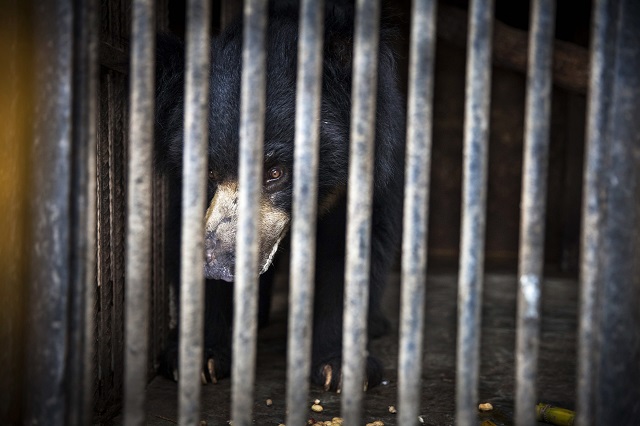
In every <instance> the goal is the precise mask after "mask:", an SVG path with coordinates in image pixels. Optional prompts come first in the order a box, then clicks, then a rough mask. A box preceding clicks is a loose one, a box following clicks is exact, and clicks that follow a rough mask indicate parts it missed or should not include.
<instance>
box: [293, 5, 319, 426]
mask: <svg viewBox="0 0 640 426" xmlns="http://www.w3.org/2000/svg"><path fill="white" fill-rule="evenodd" d="M323 42H324V1H323V0H320V1H317V0H303V1H302V4H301V9H300V30H299V41H298V77H297V79H298V81H297V85H296V133H295V151H294V163H293V166H294V169H293V175H294V180H293V183H294V187H293V211H292V224H291V269H290V274H291V275H290V280H289V285H290V293H289V338H288V346H287V408H288V410H287V419H286V422H287V424H290V425H295V424H300V425H301V424H304V423H305V422H306V420H307V419H308V411H307V396H308V394H309V371H310V369H311V335H312V334H313V333H312V319H313V291H314V287H313V285H314V275H315V256H316V253H315V248H316V212H317V197H318V157H319V132H320V124H319V123H320V97H321V93H322V51H323V50H322V47H323Z"/></svg>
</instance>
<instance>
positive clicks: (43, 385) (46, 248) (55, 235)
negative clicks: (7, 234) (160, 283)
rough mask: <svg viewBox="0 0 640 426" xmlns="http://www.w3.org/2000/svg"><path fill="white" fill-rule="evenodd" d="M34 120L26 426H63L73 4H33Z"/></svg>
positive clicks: (66, 1) (61, 0)
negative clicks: (35, 46)
mask: <svg viewBox="0 0 640 426" xmlns="http://www.w3.org/2000/svg"><path fill="white" fill-rule="evenodd" d="M34 22H35V41H34V43H35V45H37V46H38V49H36V50H35V59H34V61H35V62H34V69H35V70H37V72H36V73H35V84H36V88H37V89H36V90H35V91H34V94H35V102H36V108H35V114H34V120H35V125H34V142H33V148H32V149H33V150H32V152H31V155H32V157H31V161H33V164H36V165H37V167H35V168H33V170H32V185H33V186H32V191H31V193H32V194H34V195H32V196H31V206H30V209H31V211H30V213H29V215H30V217H31V218H32V219H31V226H30V235H29V236H30V238H31V244H32V248H31V254H30V257H31V259H30V261H31V268H30V275H29V292H28V293H27V294H28V295H29V296H30V299H29V301H28V306H29V309H28V311H27V323H28V326H27V328H26V330H28V336H27V346H26V347H27V348H28V350H26V351H25V352H26V354H27V360H26V364H25V366H27V365H28V366H29V368H27V371H26V378H25V383H26V391H27V392H26V401H25V416H24V419H23V420H24V423H28V424H47V425H54V426H55V425H60V426H62V425H64V424H65V421H66V419H65V411H66V408H67V407H66V392H65V385H66V383H65V381H66V377H65V375H66V366H67V363H66V361H67V339H68V338H69V334H68V330H69V321H68V319H69V318H68V312H69V290H70V285H69V283H70V281H71V273H70V270H69V265H70V255H71V250H72V242H71V240H70V232H71V230H70V228H71V222H70V220H69V217H70V214H71V210H72V209H71V192H70V189H71V170H72V160H71V138H72V134H71V116H72V73H73V53H72V52H73V48H72V46H73V4H72V1H71V0H57V1H48V2H36V3H34Z"/></svg>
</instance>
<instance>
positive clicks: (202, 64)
mask: <svg viewBox="0 0 640 426" xmlns="http://www.w3.org/2000/svg"><path fill="white" fill-rule="evenodd" d="M210 21H211V2H210V1H208V0H190V1H189V2H188V3H187V34H186V41H187V56H186V76H185V77H186V78H185V110H184V154H183V159H182V161H183V163H182V170H183V172H182V173H183V178H182V227H181V229H182V246H181V253H180V353H179V357H178V359H179V363H180V365H179V371H180V375H179V397H178V401H179V406H178V412H179V416H178V421H179V424H181V425H198V424H200V389H201V387H202V381H201V379H200V376H201V374H202V356H203V352H204V349H203V347H204V343H203V338H204V334H203V324H204V270H203V258H204V256H203V253H204V221H203V220H202V218H203V212H204V211H205V205H206V197H207V186H206V183H207V158H208V155H207V145H208V127H207V125H208V119H207V118H208V105H209V67H210V62H211V61H210V57H211V54H210V49H209V46H210V35H209V28H210V25H211V23H210Z"/></svg>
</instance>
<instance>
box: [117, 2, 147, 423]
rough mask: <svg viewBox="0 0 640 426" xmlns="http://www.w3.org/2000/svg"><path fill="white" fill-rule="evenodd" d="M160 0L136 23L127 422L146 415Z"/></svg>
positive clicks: (137, 14) (138, 11)
mask: <svg viewBox="0 0 640 426" xmlns="http://www.w3.org/2000/svg"><path fill="white" fill-rule="evenodd" d="M154 4H155V2H154V1H152V0H135V1H134V2H133V19H132V26H131V71H130V74H129V75H130V82H129V84H130V89H129V90H130V91H129V94H130V98H129V102H130V104H129V105H130V116H129V142H130V143H129V169H128V182H127V183H128V187H127V191H128V193H127V234H126V255H127V258H126V265H125V270H126V271H125V279H126V285H125V360H124V361H125V362H124V364H125V365H124V367H125V368H124V372H125V379H124V385H125V386H124V416H125V418H124V423H125V424H126V425H131V426H132V425H142V424H144V420H145V386H146V383H147V356H148V346H149V282H150V277H151V270H150V265H151V256H150V255H151V176H152V168H151V159H152V152H153V149H152V148H153V147H152V144H153V120H154V112H153V110H154V93H155V89H154V60H155V10H154Z"/></svg>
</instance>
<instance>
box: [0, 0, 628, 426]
mask: <svg viewBox="0 0 640 426" xmlns="http://www.w3.org/2000/svg"><path fill="white" fill-rule="evenodd" d="M276 3H277V2H276ZM281 3H297V2H284V1H282V2H281ZM325 3H326V4H325ZM348 3H349V2H348V1H345V2H340V1H329V0H326V1H324V2H322V1H300V9H299V15H297V18H296V19H299V30H298V31H299V34H298V36H297V38H296V40H295V42H296V43H299V44H296V45H297V48H298V51H297V52H298V53H297V63H296V66H297V69H296V72H297V81H298V83H297V87H296V89H300V87H302V90H298V91H297V92H296V102H297V103H296V115H295V116H294V115H293V114H292V115H291V116H290V117H288V118H289V119H290V121H291V123H294V122H295V128H296V137H295V148H296V150H297V151H296V155H298V152H299V157H298V156H296V159H295V164H294V167H298V168H296V169H295V173H297V175H299V176H303V178H301V179H298V181H299V182H300V183H301V184H302V183H305V184H309V183H312V184H313V185H316V184H315V183H313V182H316V181H317V168H318V158H317V156H316V157H315V160H314V152H316V154H317V150H318V132H319V126H320V124H318V122H319V115H318V114H319V113H320V110H321V97H320V92H321V91H322V89H321V87H322V86H321V77H322V60H323V55H322V54H321V52H322V49H323V47H322V44H321V42H322V40H323V37H322V36H321V35H322V34H323V26H324V25H330V24H331V23H330V22H329V21H326V20H325V19H324V18H323V15H327V16H332V15H330V13H329V12H328V11H331V8H332V7H339V5H340V4H348ZM325 6H327V7H325ZM3 8H6V13H2V14H0V20H1V23H2V25H0V51H1V52H2V54H3V56H4V57H5V58H7V59H8V60H7V62H6V63H7V66H6V67H4V69H2V71H0V84H1V85H2V89H3V90H2V92H3V93H4V94H5V95H4V96H3V98H2V100H0V108H1V111H2V113H3V114H2V115H3V116H4V117H5V120H6V121H5V123H6V124H5V125H4V126H2V127H3V130H2V131H1V132H0V134H1V135H2V141H3V145H4V147H5V152H6V153H7V155H5V156H3V158H2V159H1V160H0V161H1V163H0V164H1V167H0V191H1V196H2V201H3V203H2V204H3V208H2V209H1V213H0V215H1V216H0V218H1V220H0V227H1V228H2V229H3V231H0V233H2V235H4V236H5V237H4V238H3V241H2V242H1V243H0V262H1V263H0V270H1V271H2V272H1V274H2V275H1V276H0V283H1V284H0V318H1V320H0V340H1V342H2V344H3V345H4V347H5V349H4V350H3V351H0V360H1V361H2V362H1V363H2V365H4V366H5V368H4V371H3V373H2V374H0V395H1V396H2V398H0V423H1V424H8V425H9V424H21V423H27V424H47V425H83V424H91V423H93V424H105V425H109V424H152V425H168V424H178V423H179V424H210V425H215V424H228V422H230V421H233V424H234V425H249V424H252V423H253V424H260V425H269V424H273V425H277V424H283V423H286V424H289V425H292V424H318V423H319V422H320V421H323V422H325V421H329V422H330V421H331V419H333V418H336V417H340V418H341V419H342V420H341V421H342V422H343V424H348V425H355V424H376V423H374V422H375V421H378V422H382V423H383V424H385V425H393V424H398V425H415V424H428V425H448V424H454V423H455V424H457V425H472V424H476V425H477V424H482V425H483V426H490V425H510V424H518V425H531V424H573V423H570V422H574V421H575V424H580V425H591V424H593V425H608V424H611V425H634V424H638V423H640V386H639V384H640V361H639V360H640V331H639V330H640V327H639V325H640V316H639V314H638V310H637V309H636V306H637V305H638V303H639V302H640V282H639V279H638V277H639V276H640V270H639V265H640V262H638V258H639V257H638V255H639V253H638V252H639V250H640V230H639V229H640V228H639V226H638V225H639V222H638V214H639V213H640V204H639V203H640V202H639V201H638V200H640V194H639V193H638V192H639V191H640V185H639V178H638V171H637V170H638V169H639V167H638V166H639V165H640V136H639V135H640V129H639V123H640V121H639V120H638V119H637V117H640V100H639V99H640V72H638V70H640V3H638V2H637V1H634V0H597V1H594V2H593V4H592V3H591V2H584V3H582V4H580V5H574V4H569V3H567V2H555V1H552V0H533V1H531V2H509V1H506V0H505V1H500V0H496V1H495V2H494V1H493V0H473V1H470V2H467V1H464V0H442V1H440V2H436V1H435V0H414V1H412V2H409V1H408V0H403V1H398V2H385V1H383V2H377V1H368V0H358V1H357V2H355V5H354V10H353V16H350V19H353V22H354V24H353V25H354V28H353V40H352V41H351V38H349V40H348V42H349V46H352V47H350V48H352V49H353V57H352V60H353V64H352V65H351V63H350V64H349V67H350V68H349V69H350V70H351V69H352V72H353V77H352V79H353V82H354V83H353V86H352V88H351V94H350V96H351V99H350V101H349V100H347V104H348V105H349V108H350V110H349V113H348V115H349V117H350V120H351V122H350V124H351V128H350V129H351V133H350V143H351V149H352V151H351V153H350V155H349V161H350V162H349V173H350V175H349V179H350V180H349V185H348V187H347V192H346V193H344V194H341V196H343V197H344V200H345V203H346V204H348V210H349V213H348V215H347V216H348V217H347V229H346V233H345V234H346V235H344V238H345V239H344V240H343V242H344V241H346V245H347V246H348V248H347V250H346V251H347V254H348V259H347V261H346V271H345V294H344V299H345V301H346V303H345V305H344V315H345V316H344V335H343V336H342V341H343V350H344V352H342V360H343V364H342V373H343V374H342V381H341V382H340V384H339V388H340V392H339V393H338V392H335V390H333V391H327V390H324V389H323V387H322V386H314V385H312V384H310V381H309V375H310V369H311V368H312V366H311V364H312V360H311V336H310V334H311V332H310V327H311V321H312V313H311V307H312V306H313V298H314V294H313V276H314V275H313V274H314V271H313V266H311V268H310V265H313V256H314V250H313V249H312V247H313V246H314V245H315V237H314V233H315V220H316V219H315V218H316V211H317V210H318V209H320V208H321V206H315V200H316V198H317V197H316V194H315V193H314V192H313V191H315V190H317V188H316V189H313V188H314V186H313V185H312V187H311V188H312V189H311V192H305V191H309V189H306V190H305V189H302V188H295V189H292V192H293V191H295V194H296V195H295V196H294V198H295V197H298V198H299V200H298V199H297V198H296V199H294V202H293V206H292V210H293V222H292V224H291V231H290V234H291V237H290V238H291V240H290V241H288V242H285V243H283V246H284V247H281V248H280V249H279V254H278V261H277V262H275V263H274V265H273V266H272V267H271V272H270V273H272V274H273V275H274V277H275V278H274V288H273V295H272V297H271V305H270V319H269V322H268V324H266V325H264V326H263V327H261V329H260V330H257V329H258V322H259V321H258V318H257V317H258V306H257V303H258V299H259V297H260V295H259V292H260V291H261V289H258V287H257V286H256V285H255V284H256V282H257V279H258V278H257V273H254V272H253V270H254V269H256V268H255V267H254V266H255V265H257V262H258V259H257V258H256V254H255V253H256V248H255V247H256V246H257V244H258V243H257V242H255V243H254V245H253V246H251V244H247V245H244V246H243V245H242V244H244V240H254V241H256V232H257V231H256V226H255V224H256V221H255V217H256V215H257V214H258V213H257V212H256V206H257V205H258V204H259V202H256V200H258V197H259V194H260V191H261V188H260V181H259V179H258V180H256V178H255V176H254V175H255V173H251V172H246V173H245V175H242V172H240V178H239V179H240V183H239V185H240V187H241V188H242V187H244V186H243V185H246V188H253V190H252V191H251V190H247V191H246V192H244V193H241V194H242V195H241V197H245V198H242V199H240V200H239V203H240V207H241V208H240V213H239V217H240V219H239V221H242V220H244V221H245V222H243V223H244V225H242V226H240V225H239V227H238V235H239V237H238V240H239V241H240V240H242V241H243V242H239V244H240V245H238V249H237V264H243V262H245V263H246V265H249V266H247V267H244V268H243V267H237V269H236V277H235V282H234V284H233V286H232V285H229V286H228V290H226V291H235V292H236V293H235V305H234V313H233V315H234V324H242V325H243V326H242V327H238V326H235V327H234V330H233V331H234V348H233V350H234V352H233V361H232V364H231V365H232V371H231V377H230V378H225V379H222V380H219V381H217V383H215V384H207V385H203V384H202V383H201V375H202V374H203V366H202V362H201V360H202V351H203V338H202V336H201V334H202V333H201V330H202V327H203V322H205V318H204V317H203V315H204V309H205V307H204V300H203V295H204V294H205V292H206V291H207V287H206V286H208V285H209V284H208V283H207V284H205V281H204V276H203V275H204V274H203V272H202V270H201V269H202V268H201V266H200V265H201V263H202V257H203V244H204V232H203V224H202V211H203V210H204V208H205V207H206V204H208V202H209V201H211V200H210V198H211V197H209V199H208V200H207V199H206V197H204V192H206V183H205V181H204V179H202V177H203V176H204V173H206V168H207V166H206V162H203V159H206V156H207V151H206V149H207V148H206V146H205V144H206V141H207V137H208V136H207V132H208V130H209V129H208V127H207V124H208V121H207V114H208V108H209V107H210V105H209V103H208V102H207V93H208V92H207V90H206V88H207V87H208V85H209V84H210V83H209V71H210V67H211V63H210V59H211V58H210V55H209V54H208V52H209V49H210V43H211V37H214V38H215V37H217V36H218V35H219V34H224V33H225V31H226V30H228V29H229V28H230V26H232V25H234V22H236V20H237V19H238V17H239V16H243V24H242V25H243V26H242V27H239V28H242V31H244V33H243V38H244V44H243V52H244V53H243V54H244V55H245V56H244V58H246V59H244V62H243V66H242V72H243V83H242V85H243V87H242V90H243V93H245V92H246V95H244V96H245V97H243V98H242V108H243V109H242V113H241V115H240V117H241V118H240V123H239V126H240V128H241V130H240V135H241V136H240V141H239V143H240V145H241V149H240V151H241V152H240V154H239V157H240V158H239V161H240V164H241V166H240V169H241V170H242V169H243V167H244V170H252V167H253V169H255V167H259V168H262V163H263V160H262V154H263V152H262V145H261V143H262V140H263V133H264V125H265V124H264V109H265V105H264V103H265V101H266V93H265V85H266V84H267V82H266V81H265V73H266V72H265V62H264V61H266V60H267V58H265V47H264V43H265V34H266V28H267V26H268V20H267V16H268V9H269V8H268V5H267V2H266V1H256V0H245V2H244V6H243V3H242V2H235V1H229V0H217V1H210V2H207V1H198V0H191V1H187V0H158V1H156V2H154V1H150V0H116V1H103V2H98V1H96V0H87V1H74V0H53V1H49V2H20V1H15V0H14V1H7V2H4V3H3ZM380 21H382V23H383V26H385V28H389V34H390V35H389V34H387V38H386V39H385V43H388V46H389V47H391V48H393V51H394V55H395V65H394V66H395V69H394V72H395V73H396V75H397V81H393V82H385V84H397V85H398V87H399V90H400V92H401V93H402V94H403V99H404V101H403V102H405V105H406V123H405V122H403V123H400V124H399V125H400V126H401V127H402V130H403V133H405V134H406V145H404V144H403V149H404V153H405V154H406V156H405V157H404V160H405V161H403V166H402V167H403V170H402V174H403V176H404V183H403V184H404V186H403V190H402V194H396V195H397V196H398V197H399V198H398V199H401V200H402V201H401V202H402V207H403V210H404V213H403V214H404V216H403V218H402V219H403V227H402V235H401V237H402V243H401V244H398V247H397V253H396V254H391V255H390V256H392V257H393V258H392V259H388V260H389V262H391V261H393V264H394V265H395V266H394V267H393V268H392V269H391V270H390V273H389V276H388V280H387V281H388V282H387V285H386V287H385V292H384V293H383V295H382V297H381V301H382V310H383V312H384V313H385V315H386V317H387V318H388V319H389V321H390V327H389V331H388V332H387V333H386V334H384V335H383V336H381V337H377V338H375V339H367V337H366V336H367V328H368V327H369V326H370V324H367V321H366V318H367V314H366V313H367V303H366V302H367V301H368V300H369V296H368V294H369V290H370V288H369V269H370V267H371V265H370V264H369V263H368V262H369V259H370V253H371V250H372V248H371V241H370V237H368V235H370V232H371V227H375V226H376V222H375V215H373V221H372V213H371V197H372V195H371V194H372V193H373V191H374V188H372V187H371V179H372V175H371V174H372V161H373V156H374V152H373V148H374V145H373V143H372V142H371V141H372V139H373V137H372V135H373V134H374V133H375V129H376V128H375V123H376V120H380V117H379V112H380V108H381V107H380V105H376V96H375V92H376V90H377V89H376V88H377V87H378V88H379V87H382V86H380V83H376V82H377V74H376V72H377V71H378V65H377V64H378V46H379V43H380V35H379V34H380ZM236 25H237V24H236ZM157 32H163V33H171V34H173V37H174V38H175V39H177V40H183V42H184V45H185V52H186V53H185V67H186V71H185V76H186V83H185V86H184V99H185V101H184V102H185V113H184V117H185V118H184V119H185V120H186V121H185V123H187V124H185V125H184V141H185V142H184V156H185V161H186V162H185V163H184V164H185V166H184V177H183V178H182V179H183V180H182V181H181V184H184V185H185V186H184V187H183V190H182V191H183V194H190V196H193V197H194V198H193V203H184V204H185V205H184V206H183V207H182V213H181V214H182V215H183V217H193V219H191V220H190V221H186V222H183V224H185V225H183V227H182V228H183V229H182V235H183V238H184V240H185V241H187V243H185V244H184V247H182V249H181V251H176V250H174V249H173V247H174V245H173V244H172V243H173V242H175V241H174V240H172V238H175V236H174V235H170V234H169V233H168V232H167V226H166V224H167V221H168V220H169V217H170V214H171V212H170V211H171V209H173V208H175V205H173V204H172V202H173V201H172V200H174V197H175V193H174V190H175V188H174V187H173V186H172V183H171V177H169V176H167V175H166V174H163V173H158V171H157V170H155V169H154V161H153V158H152V157H153V143H154V137H153V135H154V122H155V121H156V120H157V118H156V117H155V116H154V99H155V98H156V90H157V89H156V84H155V83H154V76H155V71H154V68H155V65H154V64H155V62H156V61H155V59H156V58H155V56H156V50H155V46H156V33H157ZM383 59H384V58H383ZM350 60H351V59H350ZM261 61H262V62H261ZM231 71H232V70H229V72H231ZM237 71H238V73H239V72H240V71H239V70H237ZM245 74H246V77H244V75H245ZM245 78H246V79H245ZM303 81H304V82H305V83H304V85H301V84H300V82H303ZM156 83H157V82H156ZM211 84H214V83H211ZM376 84H378V86H376ZM203 89H204V90H203ZM180 96H183V95H182V94H181V95H180ZM245 98H246V99H245ZM405 105H403V107H404V106H405ZM238 107H239V108H238V109H240V104H239V105H238ZM376 111H378V113H377V115H376ZM210 121H211V120H209V122H210ZM213 125H215V123H214V124H210V123H209V126H213ZM405 130H406V132H405ZM298 133H299V134H298ZM203 141H204V142H203ZM314 141H315V142H314ZM290 143H291V144H294V140H293V139H292V140H291V141H290ZM186 159H188V160H186ZM252 161H253V163H252ZM243 162H244V163H243ZM242 164H244V166H242ZM314 164H315V165H314ZM242 176H244V177H242ZM351 179H353V180H351ZM298 181H296V182H298ZM251 185H253V186H251ZM245 194H246V196H245ZM252 194H253V197H254V198H253V201H251V196H252ZM256 194H257V195H256ZM305 194H306V201H305V199H304V198H305ZM400 197H401V198H400ZM203 203H206V204H203ZM362 206H364V207H362ZM252 210H253V211H254V214H253V216H252V215H251V214H249V213H247V212H249V211H252ZM189 215H192V216H189ZM296 216H299V217H300V218H302V219H298V220H296ZM252 218H253V219H252ZM189 224H191V225H189ZM185 235H187V237H185ZM397 237H398V239H399V238H400V235H397ZM354 241H355V242H357V243H358V244H356V243H354ZM252 247H253V248H252ZM389 253H393V252H392V251H389ZM176 259H180V260H181V262H182V264H183V271H186V272H183V273H182V277H181V280H182V283H181V287H180V289H179V291H174V290H173V289H174V287H172V284H175V283H172V282H171V281H172V280H174V275H171V274H169V273H168V272H167V271H168V270H170V269H171V268H172V267H174V266H175V261H176ZM189 262H190V263H189ZM172 265H173V266H172ZM184 265H191V266H190V267H185V266H184ZM252 265H253V266H252ZM427 265H428V267H427ZM315 291H316V293H317V292H318V291H319V290H318V289H317V288H316V289H315ZM267 310H269V308H268V309H267ZM316 310H317V308H316ZM178 320H179V322H180V324H182V326H181V327H180V332H179V339H180V342H181V344H182V346H181V347H180V349H179V350H180V357H181V358H183V359H182V360H180V375H179V378H178V379H179V380H178V381H177V382H176V381H173V380H171V379H169V378H166V377H163V376H162V375H160V374H159V373H158V371H159V368H160V367H161V365H160V364H161V359H162V357H163V354H164V353H165V350H166V348H167V346H168V345H169V342H170V341H171V339H172V338H173V336H175V335H176V334H178V331H177V326H176V323H177V322H178ZM185 324H188V326H187V325H185ZM369 351H370V352H371V353H372V354H375V355H376V356H377V357H378V359H379V360H380V363H381V365H382V377H381V383H380V384H379V385H378V386H376V387H370V388H368V389H366V391H365V390H363V383H366V382H367V378H366V374H367V373H366V371H365V367H364V364H365V363H366V362H367V354H368V353H369ZM204 368H205V369H206V365H205V367H204ZM205 373H206V371H205ZM209 379H211V378H209ZM209 381H211V380H209ZM365 387H366V385H365ZM315 400H318V401H319V403H316V404H314V401H315ZM485 402H488V403H491V405H492V409H491V410H489V411H482V410H480V409H479V408H478V404H480V403H485ZM312 405H316V406H321V410H322V411H319V410H320V409H319V408H317V407H316V408H314V409H312ZM558 408H560V409H566V410H558ZM554 415H555V416H556V417H554ZM561 415H564V416H565V417H564V420H562V419H561V418H559V416H561ZM574 416H575V420H574ZM562 421H564V422H565V423H562ZM377 424H380V423H377Z"/></svg>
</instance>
